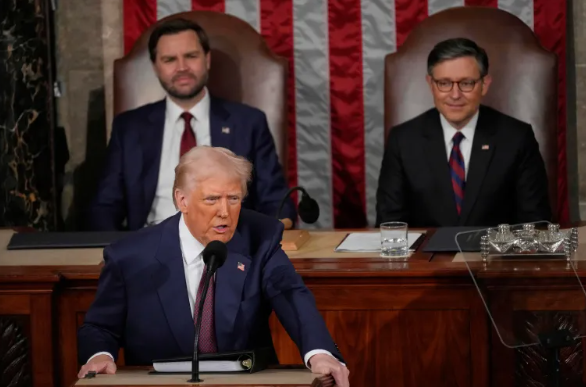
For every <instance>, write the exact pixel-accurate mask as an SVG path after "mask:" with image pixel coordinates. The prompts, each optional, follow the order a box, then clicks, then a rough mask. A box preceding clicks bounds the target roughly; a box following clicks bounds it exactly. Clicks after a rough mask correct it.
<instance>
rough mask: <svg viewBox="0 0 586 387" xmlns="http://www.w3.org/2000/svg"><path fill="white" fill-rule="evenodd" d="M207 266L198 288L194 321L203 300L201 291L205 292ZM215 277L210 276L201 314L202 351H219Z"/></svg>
mask: <svg viewBox="0 0 586 387" xmlns="http://www.w3.org/2000/svg"><path fill="white" fill-rule="evenodd" d="M205 271H206V269H205V267H204V273H203V275H202V276H201V281H200V282H199V287H198V288H197V297H196V298H195V305H194V308H193V311H194V313H193V323H194V324H195V323H196V322H197V312H198V308H199V302H200V300H201V293H202V292H203V286H204V278H205ZM214 292H215V286H214V277H213V276H212V278H210V286H209V287H208V291H207V293H206V299H205V302H204V304H203V311H202V314H201V319H202V320H201V329H200V331H199V345H198V349H199V352H200V353H216V352H218V345H217V343H216V326H215V321H214Z"/></svg>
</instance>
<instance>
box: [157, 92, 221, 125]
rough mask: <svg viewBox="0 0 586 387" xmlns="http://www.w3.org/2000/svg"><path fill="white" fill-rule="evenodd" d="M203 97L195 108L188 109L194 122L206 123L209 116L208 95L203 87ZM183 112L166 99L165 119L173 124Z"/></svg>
mask: <svg viewBox="0 0 586 387" xmlns="http://www.w3.org/2000/svg"><path fill="white" fill-rule="evenodd" d="M204 92H205V94H204V96H203V98H202V99H201V101H199V102H198V103H197V104H195V106H193V107H192V108H191V109H189V112H190V113H191V115H193V116H194V117H195V119H196V121H200V122H201V121H206V120H207V119H208V118H209V115H210V93H209V92H208V89H207V87H204ZM183 112H184V110H183V109H182V108H181V107H180V106H179V105H177V104H176V103H175V102H173V100H172V99H171V98H169V97H167V98H166V113H165V114H166V116H167V118H168V119H169V120H170V121H171V122H173V123H175V122H177V121H178V120H179V119H180V118H181V114H183Z"/></svg>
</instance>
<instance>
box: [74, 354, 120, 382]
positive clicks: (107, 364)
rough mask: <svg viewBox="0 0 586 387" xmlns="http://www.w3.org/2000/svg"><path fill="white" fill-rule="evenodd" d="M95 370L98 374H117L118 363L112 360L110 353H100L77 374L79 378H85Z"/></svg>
mask: <svg viewBox="0 0 586 387" xmlns="http://www.w3.org/2000/svg"><path fill="white" fill-rule="evenodd" d="M90 371H94V372H96V373H97V374H112V375H113V374H115V373H116V363H114V360H112V357H111V356H109V355H98V356H95V357H93V358H91V359H90V360H89V361H88V362H87V363H86V364H85V365H84V366H83V367H81V369H80V370H79V373H78V374H77V377H78V378H80V379H81V378H83V377H85V375H86V374H87V373H88V372H90Z"/></svg>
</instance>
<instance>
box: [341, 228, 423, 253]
mask: <svg viewBox="0 0 586 387" xmlns="http://www.w3.org/2000/svg"><path fill="white" fill-rule="evenodd" d="M421 235H422V233H420V232H409V233H407V242H408V243H409V250H411V247H412V246H413V244H414V243H415V242H416V241H417V240H418V239H419V237H420V236H421ZM334 251H336V252H340V253H345V252H353V253H376V252H379V251H380V232H352V233H349V234H348V235H347V236H346V239H344V240H343V241H342V243H340V244H339V245H338V247H336V248H335V249H334Z"/></svg>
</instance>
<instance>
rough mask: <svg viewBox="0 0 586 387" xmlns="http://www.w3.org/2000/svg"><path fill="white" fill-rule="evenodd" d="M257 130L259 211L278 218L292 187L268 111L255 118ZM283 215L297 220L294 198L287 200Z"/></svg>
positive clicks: (256, 159) (282, 217)
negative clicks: (280, 207)
mask: <svg viewBox="0 0 586 387" xmlns="http://www.w3.org/2000/svg"><path fill="white" fill-rule="evenodd" d="M254 132H255V135H254V141H255V143H254V160H252V162H253V165H254V171H253V173H254V175H255V176H254V177H255V179H254V181H255V187H254V190H255V191H256V193H257V197H258V203H257V206H256V210H257V211H258V212H262V213H263V214H265V215H268V216H271V217H275V216H276V215H277V210H278V209H279V205H280V203H281V200H282V199H283V197H285V194H286V193H287V191H288V190H289V186H288V184H287V182H286V180H285V176H284V172H283V168H282V166H281V164H280V163H279V159H278V157H277V151H276V149H275V143H274V140H273V136H272V135H271V132H270V130H269V126H268V123H267V119H266V116H265V114H264V113H261V114H260V115H259V119H258V120H256V121H255V123H254ZM280 218H281V219H284V218H289V219H291V220H292V221H293V222H295V220H296V219H297V212H296V211H295V205H294V203H293V200H292V199H291V198H288V200H287V201H286V202H285V204H284V206H283V210H282V211H281V216H280Z"/></svg>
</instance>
